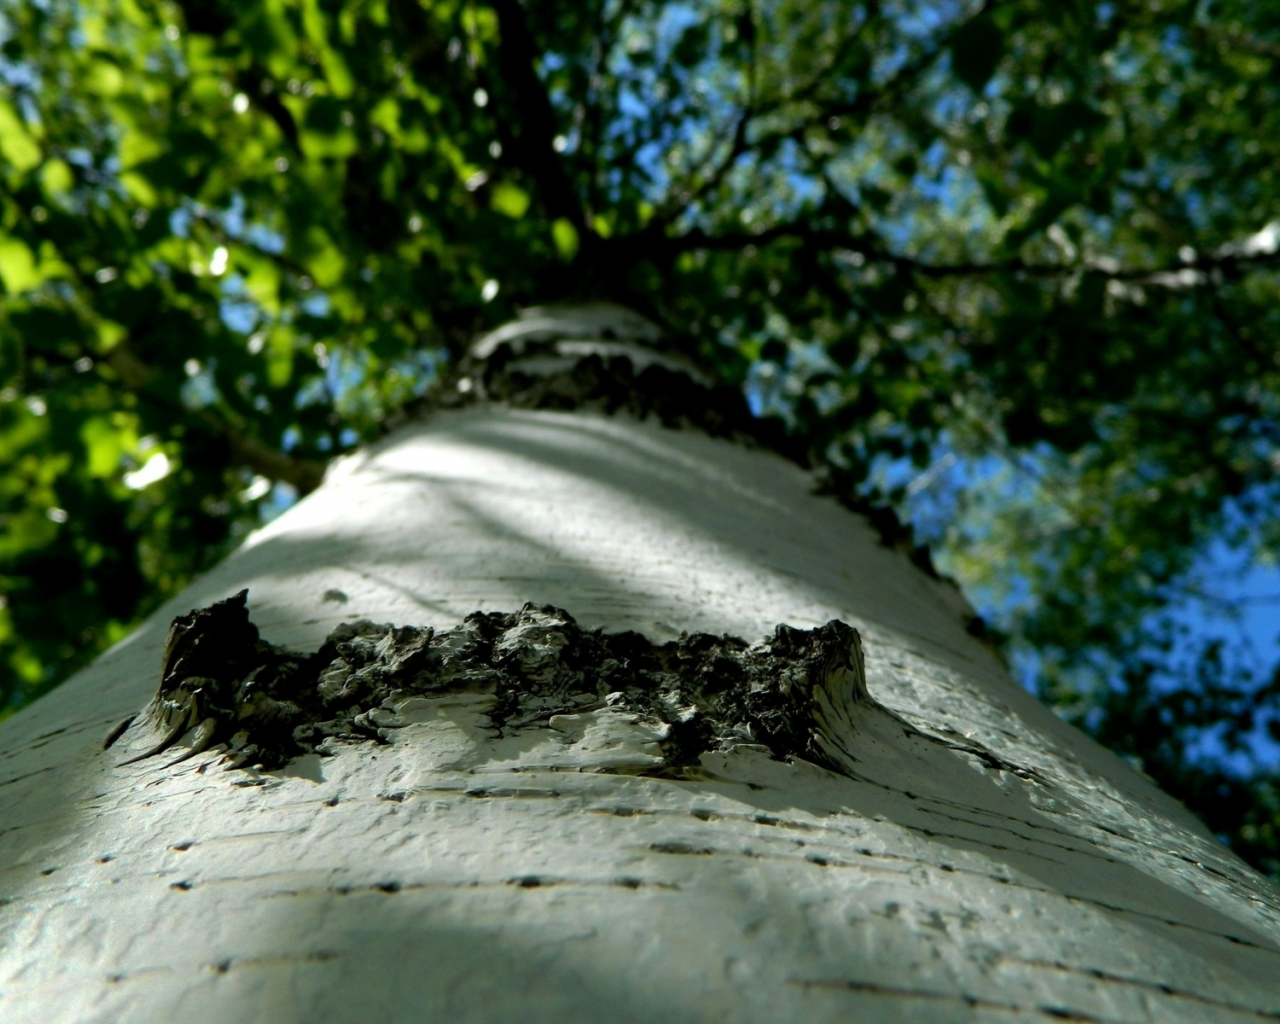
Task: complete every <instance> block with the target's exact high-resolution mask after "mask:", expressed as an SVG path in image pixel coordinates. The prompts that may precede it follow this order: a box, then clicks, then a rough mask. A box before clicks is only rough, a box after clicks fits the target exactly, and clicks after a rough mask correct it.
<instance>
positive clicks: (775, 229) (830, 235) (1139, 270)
mask: <svg viewBox="0 0 1280 1024" xmlns="http://www.w3.org/2000/svg"><path fill="white" fill-rule="evenodd" d="M782 239H794V240H795V241H798V242H802V243H803V244H805V245H807V246H815V247H817V248H819V249H828V250H834V249H845V250H848V251H851V252H856V253H860V254H861V255H862V256H863V257H864V258H865V259H866V260H867V261H868V262H871V263H881V264H891V265H893V266H895V267H897V268H898V269H899V270H901V271H904V272H907V273H912V274H918V275H920V276H921V277H930V278H947V277H984V276H988V275H994V274H1015V275H1019V276H1024V277H1038V278H1054V277H1057V278H1061V277H1071V276H1073V275H1076V274H1080V273H1090V274H1097V275H1099V276H1101V277H1104V278H1106V279H1107V280H1110V281H1133V282H1138V283H1145V284H1150V285H1155V286H1163V287H1170V288H1174V287H1182V286H1183V283H1182V275H1185V274H1186V272H1187V271H1190V272H1191V273H1193V274H1201V275H1204V274H1213V273H1218V274H1222V275H1224V276H1232V275H1233V274H1236V273H1238V272H1240V271H1242V270H1246V269H1250V268H1261V267H1270V266H1276V265H1280V251H1276V252H1257V253H1219V254H1215V255H1207V256H1197V257H1195V258H1194V259H1191V260H1185V261H1183V260H1180V261H1179V262H1178V263H1177V264H1176V265H1173V266H1152V267H1120V266H1114V265H1113V264H1112V263H1111V262H1110V261H1105V262H1078V263H1032V262H1029V261H1027V260H1024V259H1023V258H1022V257H1020V256H1015V257H1013V258H1012V259H1008V260H1001V261H997V262H981V261H960V262H956V263H929V262H927V261H925V260H920V259H917V258H915V257H912V256H906V255H901V254H897V253H893V252H890V251H888V250H887V249H885V248H884V247H883V244H882V243H881V242H880V241H879V240H878V239H876V238H874V237H873V236H870V235H863V236H858V235H852V234H849V233H848V232H845V231H834V230H831V229H827V228H816V227H812V226H810V225H808V224H804V223H799V222H793V223H786V224H775V225H773V226H772V227H768V228H764V229H763V230H761V231H755V232H751V231H732V232H726V233H717V234H710V233H708V232H706V231H704V230H703V229H702V228H693V229H691V230H690V231H686V232H685V233H684V234H682V235H666V236H662V237H660V238H647V239H645V241H644V246H643V248H644V252H645V255H646V256H651V257H653V256H658V255H662V256H675V255H677V254H679V253H682V252H690V251H698V250H711V251H731V250H735V249H745V248H747V247H748V246H755V247H757V248H761V247H764V246H766V245H770V244H772V243H774V242H777V241H780V240H782ZM636 240H637V241H638V239H636Z"/></svg>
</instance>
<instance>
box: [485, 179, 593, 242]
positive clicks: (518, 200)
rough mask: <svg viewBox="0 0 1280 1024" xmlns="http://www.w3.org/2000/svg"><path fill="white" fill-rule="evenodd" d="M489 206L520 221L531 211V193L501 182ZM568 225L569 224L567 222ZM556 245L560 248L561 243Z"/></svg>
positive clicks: (494, 191) (492, 195) (495, 187)
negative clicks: (527, 211)
mask: <svg viewBox="0 0 1280 1024" xmlns="http://www.w3.org/2000/svg"><path fill="white" fill-rule="evenodd" d="M489 205H490V206H491V207H492V208H493V209H495V210H496V211H497V212H498V213H502V214H506V216H508V217H510V218H511V219H512V220H519V219H520V218H521V217H523V216H524V214H525V211H526V210H528V209H529V193H528V192H526V191H525V190H524V189H522V188H521V187H520V186H519V185H513V184H512V183H511V182H509V181H500V182H498V184H497V185H495V186H494V187H493V190H492V191H491V192H490V194H489ZM566 223H568V222H567V221H566ZM570 227H572V225H570ZM556 244H557V246H558V245H559V242H557V243H556ZM575 249H576V244H575Z"/></svg>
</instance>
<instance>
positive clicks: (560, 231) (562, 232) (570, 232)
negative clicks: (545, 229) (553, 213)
mask: <svg viewBox="0 0 1280 1024" xmlns="http://www.w3.org/2000/svg"><path fill="white" fill-rule="evenodd" d="M551 237H552V239H553V240H554V241H555V244H556V252H558V253H559V254H560V258H561V259H562V260H564V261H565V262H566V263H567V262H569V261H570V260H572V259H573V258H574V257H575V256H576V255H578V229H577V228H575V227H574V226H573V224H572V223H570V222H569V221H568V220H566V219H565V218H564V217H559V218H557V219H556V220H555V221H554V222H553V223H552V225H551Z"/></svg>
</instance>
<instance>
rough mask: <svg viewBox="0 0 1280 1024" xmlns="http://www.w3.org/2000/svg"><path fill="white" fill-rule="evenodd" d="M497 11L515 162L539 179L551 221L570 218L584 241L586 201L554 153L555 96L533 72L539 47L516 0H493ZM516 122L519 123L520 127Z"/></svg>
mask: <svg viewBox="0 0 1280 1024" xmlns="http://www.w3.org/2000/svg"><path fill="white" fill-rule="evenodd" d="M492 5H493V9H494V12H495V13H496V14H497V15H498V31H499V34H500V37H501V38H500V40H499V43H498V70H499V72H500V73H501V76H502V79H503V81H504V82H505V84H506V87H507V96H506V100H507V102H508V103H510V104H511V116H510V121H509V123H510V125H511V126H512V127H511V128H510V131H511V136H510V138H511V145H510V149H511V155H512V157H513V162H514V163H515V164H517V165H518V166H519V167H520V168H521V169H522V170H524V171H525V172H526V173H528V174H529V176H530V177H532V178H533V180H534V182H536V183H537V186H538V191H539V192H540V193H541V195H542V200H543V202H544V203H545V204H546V207H547V213H548V214H549V215H550V216H551V218H552V219H557V218H560V217H563V218H565V219H566V220H568V221H569V222H570V223H571V224H573V226H574V227H575V228H577V229H578V234H579V236H580V237H583V238H584V239H585V237H586V230H587V218H586V214H585V212H584V211H583V208H582V201H581V199H580V198H579V196H578V193H577V190H576V189H575V188H574V186H573V182H572V180H570V178H569V174H568V172H567V171H566V170H565V167H564V163H563V162H562V161H561V160H560V157H559V154H557V153H556V151H555V147H554V141H555V138H556V135H557V134H559V133H558V131H557V125H556V114H555V109H554V108H553V107H552V106H551V97H550V96H549V95H548V94H547V88H546V86H545V85H544V84H543V82H542V79H540V78H539V77H538V73H537V72H536V71H535V70H534V62H535V60H536V59H537V56H538V53H539V52H540V51H539V50H538V48H537V47H536V46H535V45H534V40H533V35H532V33H531V32H530V31H529V25H528V22H527V20H526V19H525V14H524V11H523V10H522V9H521V7H520V4H519V2H518V0H492ZM517 126H518V127H517Z"/></svg>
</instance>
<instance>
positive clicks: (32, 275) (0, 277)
mask: <svg viewBox="0 0 1280 1024" xmlns="http://www.w3.org/2000/svg"><path fill="white" fill-rule="evenodd" d="M42 280H44V277H43V275H42V274H41V273H40V271H39V270H38V269H37V267H36V259H35V255H34V254H33V253H32V252H31V250H30V249H29V248H27V244H26V243H25V242H23V241H22V240H21V239H18V238H0V281H3V282H4V288H5V291H6V292H8V293H9V294H10V295H19V294H21V293H22V292H24V291H26V290H27V289H29V288H34V287H36V285H38V284H39V283H40V282H41V281H42Z"/></svg>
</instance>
